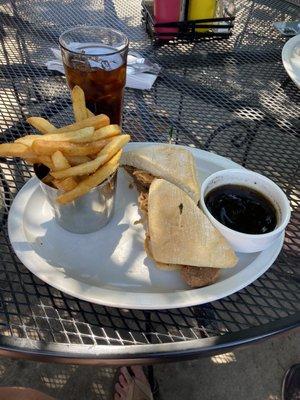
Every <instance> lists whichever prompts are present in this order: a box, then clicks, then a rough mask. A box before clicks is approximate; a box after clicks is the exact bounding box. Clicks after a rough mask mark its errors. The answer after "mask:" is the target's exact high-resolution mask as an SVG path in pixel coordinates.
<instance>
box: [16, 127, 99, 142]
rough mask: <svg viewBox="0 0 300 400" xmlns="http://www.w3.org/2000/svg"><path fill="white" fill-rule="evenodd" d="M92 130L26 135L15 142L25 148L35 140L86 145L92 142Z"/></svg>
mask: <svg viewBox="0 0 300 400" xmlns="http://www.w3.org/2000/svg"><path fill="white" fill-rule="evenodd" d="M93 134H94V128H92V127H89V128H83V129H79V130H78V131H73V132H61V133H59V134H49V135H48V134H47V135H27V136H23V137H21V138H19V139H17V140H16V142H17V143H23V144H25V145H26V146H32V144H33V142H35V141H36V140H45V141H55V142H59V141H61V142H70V143H88V142H92V141H94V139H93Z"/></svg>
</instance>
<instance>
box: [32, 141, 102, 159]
mask: <svg viewBox="0 0 300 400" xmlns="http://www.w3.org/2000/svg"><path fill="white" fill-rule="evenodd" d="M106 143H107V141H106V140H99V141H97V142H91V143H83V144H79V143H69V142H47V141H45V140H35V141H34V142H33V144H32V149H33V151H34V152H35V153H36V154H43V155H49V156H51V155H52V154H53V153H55V152H56V151H57V150H60V151H61V152H62V153H63V154H64V155H65V156H88V155H90V154H96V153H98V152H99V151H100V150H101V149H102V148H103V147H104V146H105V145H106Z"/></svg>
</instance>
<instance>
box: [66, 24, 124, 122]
mask: <svg viewBox="0 0 300 400" xmlns="http://www.w3.org/2000/svg"><path fill="white" fill-rule="evenodd" d="M59 43H60V47H61V53H62V59H63V63H64V68H65V72H66V77H67V81H68V84H69V87H70V89H72V88H73V87H74V86H75V85H78V86H80V87H81V88H82V90H83V91H84V94H85V98H86V105H87V108H88V109H89V110H91V111H92V112H93V113H95V114H97V115H98V114H106V115H108V116H109V118H110V121H111V123H112V124H121V121H122V108H123V95H124V87H125V81H126V61H127V53H128V39H127V37H126V36H125V35H124V34H123V33H121V32H118V31H116V30H114V29H110V28H100V27H95V26H84V27H75V28H72V29H69V30H68V31H65V32H64V33H63V34H62V35H61V36H60V38H59Z"/></svg>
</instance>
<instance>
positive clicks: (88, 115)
mask: <svg viewBox="0 0 300 400" xmlns="http://www.w3.org/2000/svg"><path fill="white" fill-rule="evenodd" d="M86 112H87V117H88V118H89V117H94V116H95V114H94V113H93V112H92V111H91V110H89V109H88V108H87V109H86Z"/></svg>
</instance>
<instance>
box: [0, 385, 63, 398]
mask: <svg viewBox="0 0 300 400" xmlns="http://www.w3.org/2000/svg"><path fill="white" fill-rule="evenodd" d="M0 400H55V399H54V398H53V397H50V396H48V395H46V394H44V393H41V392H39V391H38V390H34V389H28V388H24V387H1V386H0Z"/></svg>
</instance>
